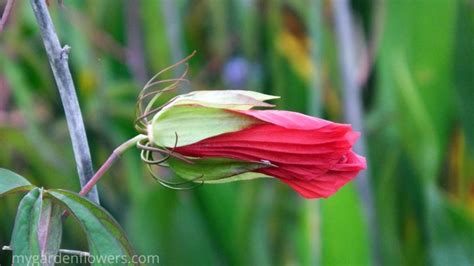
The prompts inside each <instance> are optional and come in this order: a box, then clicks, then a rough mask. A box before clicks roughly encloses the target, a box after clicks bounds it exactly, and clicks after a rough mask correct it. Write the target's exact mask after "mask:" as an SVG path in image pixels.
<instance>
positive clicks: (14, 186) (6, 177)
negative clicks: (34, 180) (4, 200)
mask: <svg viewBox="0 0 474 266" xmlns="http://www.w3.org/2000/svg"><path fill="white" fill-rule="evenodd" d="M33 187H34V186H33V185H32V184H31V183H30V182H28V180H26V179H25V178H24V177H22V176H20V175H18V174H16V173H14V172H12V171H10V170H7V169H4V168H0V196H3V195H6V194H8V193H13V192H16V191H25V190H30V189H31V188H33Z"/></svg>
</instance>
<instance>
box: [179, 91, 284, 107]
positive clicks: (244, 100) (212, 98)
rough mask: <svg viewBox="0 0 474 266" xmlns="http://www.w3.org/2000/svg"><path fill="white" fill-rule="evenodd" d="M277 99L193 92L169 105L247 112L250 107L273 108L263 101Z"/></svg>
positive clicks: (237, 93) (255, 94)
mask: <svg viewBox="0 0 474 266" xmlns="http://www.w3.org/2000/svg"><path fill="white" fill-rule="evenodd" d="M277 98H279V97H278V96H272V95H266V94H263V93H259V92H254V91H243V90H216V91H193V92H191V93H188V94H185V95H180V96H178V97H176V99H175V100H173V102H172V103H171V104H172V105H184V104H198V105H201V106H205V107H214V108H226V109H232V110H249V109H251V108H252V107H273V106H274V105H272V104H268V103H265V102H263V101H266V100H271V99H277Z"/></svg>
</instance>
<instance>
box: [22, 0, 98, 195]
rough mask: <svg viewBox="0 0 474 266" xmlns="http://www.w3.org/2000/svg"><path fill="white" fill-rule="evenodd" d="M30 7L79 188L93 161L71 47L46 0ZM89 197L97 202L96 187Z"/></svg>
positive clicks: (88, 175) (35, 1) (88, 177)
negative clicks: (58, 32) (62, 40)
mask: <svg viewBox="0 0 474 266" xmlns="http://www.w3.org/2000/svg"><path fill="white" fill-rule="evenodd" d="M31 6H32V8H33V12H34V14H35V17H36V20H37V21H38V25H39V27H40V32H41V37H42V39H43V43H44V46H45V48H46V53H47V55H48V59H49V63H50V65H51V69H52V70H53V74H54V78H55V80H56V85H57V86H58V90H59V94H60V96H61V101H62V104H63V107H64V112H65V114H66V121H67V125H68V128H69V134H70V137H71V141H72V148H73V151H74V158H75V160H76V166H77V171H78V174H79V181H80V183H81V187H82V186H84V185H85V184H86V183H87V181H89V179H90V178H91V177H92V176H93V174H94V170H93V168H92V160H91V155H90V151H89V144H88V142H87V137H86V131H85V128H84V122H83V120H82V114H81V109H80V107H79V102H78V100H77V96H76V90H75V88H74V84H73V81H72V76H71V72H70V71H69V66H68V52H69V49H70V47H69V46H68V45H65V46H64V47H61V45H60V42H59V39H58V36H57V35H56V30H55V28H54V25H53V22H52V21H51V17H50V15H49V12H48V7H47V6H46V2H45V1H44V0H31ZM88 197H89V199H91V200H92V201H94V202H96V203H97V204H98V203H99V195H98V193H97V188H94V189H93V190H92V191H91V192H90V193H89V194H88Z"/></svg>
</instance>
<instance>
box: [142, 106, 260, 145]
mask: <svg viewBox="0 0 474 266" xmlns="http://www.w3.org/2000/svg"><path fill="white" fill-rule="evenodd" d="M258 123H260V121H259V120H257V119H255V118H252V117H249V116H245V115H242V114H239V113H237V112H234V111H230V110H225V109H218V108H210V107H202V106H198V105H176V106H171V107H168V108H165V109H163V110H162V111H160V112H159V113H157V114H156V115H155V117H153V120H152V122H151V125H150V126H149V129H148V137H149V139H150V141H151V142H152V143H153V144H155V145H157V146H161V147H173V146H174V145H175V142H176V135H177V145H176V146H177V147H179V146H185V145H189V144H192V143H196V142H198V141H200V140H203V139H206V138H210V137H214V136H217V135H220V134H224V133H228V132H235V131H239V130H242V129H244V128H247V127H249V126H252V125H255V124H258Z"/></svg>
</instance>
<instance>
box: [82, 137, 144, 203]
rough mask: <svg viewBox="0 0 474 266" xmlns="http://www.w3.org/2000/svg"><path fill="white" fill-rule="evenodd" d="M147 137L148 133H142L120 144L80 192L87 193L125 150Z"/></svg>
mask: <svg viewBox="0 0 474 266" xmlns="http://www.w3.org/2000/svg"><path fill="white" fill-rule="evenodd" d="M146 138H147V136H146V135H142V134H140V135H138V136H135V137H134V138H131V139H129V140H127V141H126V142H124V143H122V144H121V145H120V146H118V147H117V148H116V149H115V150H114V151H113V152H112V154H111V155H110V156H109V158H108V159H107V160H106V161H105V163H104V164H103V165H102V166H101V167H100V168H99V170H97V172H96V173H95V175H94V176H93V177H92V178H91V179H90V180H89V181H88V182H87V184H85V185H84V187H83V188H82V189H81V191H80V192H79V194H80V195H86V194H87V193H88V192H89V191H90V190H91V189H92V188H93V187H94V185H95V184H96V183H97V182H98V181H99V180H100V178H101V177H102V175H104V173H105V172H106V171H107V170H108V169H109V168H110V167H111V166H112V164H113V163H114V162H115V160H117V159H118V158H119V157H120V155H121V154H122V153H123V152H124V151H126V150H127V149H129V148H130V147H132V146H134V145H135V144H136V143H137V142H139V141H140V140H142V139H146Z"/></svg>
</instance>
